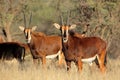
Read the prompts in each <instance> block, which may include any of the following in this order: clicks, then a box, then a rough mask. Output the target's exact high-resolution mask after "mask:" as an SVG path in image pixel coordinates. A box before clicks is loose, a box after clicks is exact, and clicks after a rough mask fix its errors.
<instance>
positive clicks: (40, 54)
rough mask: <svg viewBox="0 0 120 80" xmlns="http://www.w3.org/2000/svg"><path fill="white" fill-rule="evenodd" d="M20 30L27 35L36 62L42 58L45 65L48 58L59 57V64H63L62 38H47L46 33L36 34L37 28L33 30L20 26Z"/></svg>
mask: <svg viewBox="0 0 120 80" xmlns="http://www.w3.org/2000/svg"><path fill="white" fill-rule="evenodd" d="M19 28H20V30H21V31H23V32H24V34H25V37H26V40H27V44H28V45H29V47H30V50H31V54H32V57H33V61H34V62H36V60H38V59H39V58H40V59H41V60H42V64H43V65H44V64H46V58H54V57H57V56H58V55H59V63H61V58H62V57H61V56H62V53H61V51H62V44H61V43H62V41H61V37H60V36H46V35H45V34H44V33H41V32H34V31H35V29H36V26H34V27H32V28H26V27H23V26H19Z"/></svg>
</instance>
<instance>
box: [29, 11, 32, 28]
mask: <svg viewBox="0 0 120 80" xmlns="http://www.w3.org/2000/svg"><path fill="white" fill-rule="evenodd" d="M31 19H32V12H31V14H30V21H29V26H30V24H31Z"/></svg>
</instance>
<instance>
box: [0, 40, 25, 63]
mask: <svg viewBox="0 0 120 80" xmlns="http://www.w3.org/2000/svg"><path fill="white" fill-rule="evenodd" d="M24 57H25V49H24V47H22V46H21V45H19V44H18V43H15V42H3V43H0V59H1V60H2V61H4V60H12V59H14V58H15V59H16V60H17V61H18V62H20V63H21V62H23V61H24Z"/></svg>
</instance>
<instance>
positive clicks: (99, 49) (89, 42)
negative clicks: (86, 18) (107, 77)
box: [54, 23, 106, 72]
mask: <svg viewBox="0 0 120 80" xmlns="http://www.w3.org/2000/svg"><path fill="white" fill-rule="evenodd" d="M54 26H55V27H56V28H57V29H59V30H60V31H61V37H62V46H63V49H62V50H63V53H64V56H65V60H66V63H67V70H69V68H71V62H72V61H74V62H75V63H76V65H77V66H78V70H79V71H81V70H82V63H83V62H88V63H92V62H93V61H95V60H97V61H98V65H99V67H100V70H101V71H102V72H105V70H106V67H105V61H106V42H105V41H104V40H102V39H100V38H99V37H83V38H80V37H78V36H75V32H73V31H71V30H72V29H74V28H75V27H76V25H71V26H67V25H62V26H60V25H59V24H57V23H54Z"/></svg>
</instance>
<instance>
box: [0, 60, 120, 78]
mask: <svg viewBox="0 0 120 80" xmlns="http://www.w3.org/2000/svg"><path fill="white" fill-rule="evenodd" d="M119 61H120V60H119V59H116V60H112V59H108V63H107V72H106V74H102V73H101V72H100V70H99V69H98V68H97V67H96V65H95V64H94V65H93V67H90V66H89V65H88V64H84V65H83V70H82V73H80V74H79V73H78V72H77V68H76V66H75V65H74V63H72V69H71V71H70V72H67V71H66V69H65V68H64V67H62V68H60V67H58V66H57V62H50V61H48V62H47V68H46V69H43V68H42V66H41V65H40V66H39V67H37V68H35V67H34V66H33V65H32V61H31V60H26V62H25V63H24V68H23V69H21V68H20V67H19V65H18V64H17V63H11V64H9V63H0V80H119V79H120V76H119V75H120V69H119V68H120V62H119Z"/></svg>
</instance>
